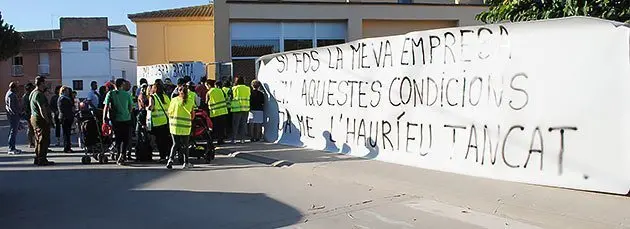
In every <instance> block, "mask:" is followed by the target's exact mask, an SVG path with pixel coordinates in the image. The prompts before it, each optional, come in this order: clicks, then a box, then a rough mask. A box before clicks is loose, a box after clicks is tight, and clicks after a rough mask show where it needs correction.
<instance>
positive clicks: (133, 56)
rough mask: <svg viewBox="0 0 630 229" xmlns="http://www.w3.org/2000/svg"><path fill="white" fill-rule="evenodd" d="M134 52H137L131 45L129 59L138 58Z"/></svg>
mask: <svg viewBox="0 0 630 229" xmlns="http://www.w3.org/2000/svg"><path fill="white" fill-rule="evenodd" d="M134 51H135V47H133V45H129V59H130V60H133V59H135V58H136V57H135V55H134V53H133V52H134Z"/></svg>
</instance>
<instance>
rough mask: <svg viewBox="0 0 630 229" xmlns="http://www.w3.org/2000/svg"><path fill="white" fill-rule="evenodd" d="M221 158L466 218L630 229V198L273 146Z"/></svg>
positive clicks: (240, 148) (233, 150) (235, 149)
mask: <svg viewBox="0 0 630 229" xmlns="http://www.w3.org/2000/svg"><path fill="white" fill-rule="evenodd" d="M219 152H220V153H224V154H230V155H232V156H235V157H241V158H244V159H248V160H254V161H258V162H260V163H265V164H268V165H272V166H277V167H282V166H289V168H290V169H291V170H290V171H291V172H292V173H304V174H308V175H309V176H318V177H326V178H334V179H336V180H342V181H346V182H353V183H357V184H361V185H364V186H365V187H369V190H370V191H371V190H372V189H374V190H389V191H396V192H399V193H401V194H403V195H408V196H415V197H420V198H422V199H423V200H427V201H436V202H438V203H443V204H448V205H453V206H459V207H461V208H462V209H463V210H462V214H466V213H467V210H470V211H476V212H481V213H485V214H488V215H493V216H500V217H506V218H510V219H514V220H518V221H520V222H525V223H529V224H531V225H536V226H539V227H543V228H588V229H592V228H630V197H628V196H619V195H611V194H600V193H594V192H586V191H577V190H568V189H562V188H555V187H543V186H537V185H529V184H521V183H513V182H506V181H498V180H490V179H485V178H477V177H471V176H463V175H457V174H451V173H444V172H438V171H432V170H426V169H420V168H414V167H408V166H401V165H396V164H391V163H384V162H380V161H374V160H367V159H362V158H356V157H350V156H346V155H341V154H332V153H327V152H323V151H317V150H309V149H302V148H294V147H287V146H281V145H275V144H268V143H249V144H242V145H238V144H237V145H228V146H224V147H221V148H220V151H219ZM304 182H305V183H307V182H308V181H304ZM466 209H467V210H466ZM506 228H510V227H509V226H508V225H506Z"/></svg>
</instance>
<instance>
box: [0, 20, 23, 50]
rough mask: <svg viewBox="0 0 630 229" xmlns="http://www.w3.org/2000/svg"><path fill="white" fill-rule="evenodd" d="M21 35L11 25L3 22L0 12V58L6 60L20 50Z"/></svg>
mask: <svg viewBox="0 0 630 229" xmlns="http://www.w3.org/2000/svg"><path fill="white" fill-rule="evenodd" d="M21 45H22V35H21V34H20V33H19V32H17V31H15V29H14V28H13V26H12V25H9V24H7V23H5V22H4V20H3V19H2V14H0V60H6V59H8V58H10V57H12V56H15V55H17V54H18V53H19V52H20V46H21Z"/></svg>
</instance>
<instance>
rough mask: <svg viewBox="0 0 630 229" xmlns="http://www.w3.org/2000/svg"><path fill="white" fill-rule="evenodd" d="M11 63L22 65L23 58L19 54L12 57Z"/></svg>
mask: <svg viewBox="0 0 630 229" xmlns="http://www.w3.org/2000/svg"><path fill="white" fill-rule="evenodd" d="M13 65H24V58H22V57H21V56H16V57H13Z"/></svg>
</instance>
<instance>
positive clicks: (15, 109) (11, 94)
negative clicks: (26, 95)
mask: <svg viewBox="0 0 630 229" xmlns="http://www.w3.org/2000/svg"><path fill="white" fill-rule="evenodd" d="M17 86H18V85H17V83H16V82H11V83H9V90H8V91H7V94H6V95H5V96H4V104H5V108H6V110H7V119H8V120H9V151H8V152H7V153H8V154H20V153H22V151H21V150H18V149H16V148H15V137H16V136H17V133H18V126H19V125H20V114H22V110H21V108H20V100H18V97H17V93H16V91H15V90H16V89H17Z"/></svg>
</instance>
